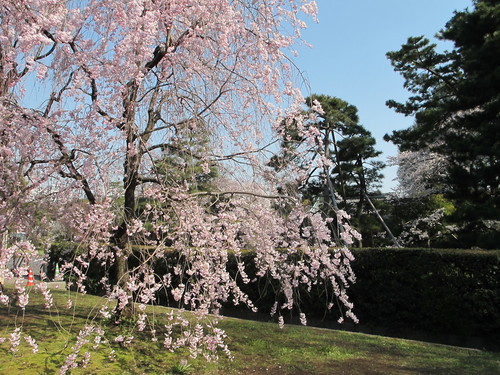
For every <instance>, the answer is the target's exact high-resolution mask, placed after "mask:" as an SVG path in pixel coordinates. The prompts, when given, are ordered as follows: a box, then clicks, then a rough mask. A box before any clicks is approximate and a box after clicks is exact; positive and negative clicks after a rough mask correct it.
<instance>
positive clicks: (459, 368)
mask: <svg viewBox="0 0 500 375" xmlns="http://www.w3.org/2000/svg"><path fill="white" fill-rule="evenodd" d="M10 292H12V291H10ZM7 293H9V291H7ZM68 293H69V292H66V291H57V290H55V291H53V294H54V301H55V306H56V307H55V308H51V309H50V310H47V309H45V308H44V306H43V299H42V297H41V295H40V293H39V292H37V291H35V290H32V291H31V294H30V300H31V303H30V305H29V306H28V308H27V309H26V312H25V313H24V314H19V311H17V308H14V307H11V308H10V310H9V309H8V308H7V307H2V308H0V337H5V338H6V341H5V342H3V343H1V344H0V354H1V356H0V373H1V374H23V375H24V374H26V375H30V374H55V373H58V369H59V367H60V366H61V365H62V364H63V363H64V361H65V358H66V356H67V355H68V354H69V353H70V352H71V350H70V348H71V347H72V346H74V345H75V334H76V333H77V332H78V330H79V329H81V328H82V327H83V326H84V325H85V324H86V323H89V322H90V320H91V319H92V316H94V315H95V314H96V311H97V310H98V309H99V308H100V306H101V305H102V303H103V301H104V299H103V298H100V297H95V296H86V295H81V294H75V293H72V294H71V298H72V299H73V301H74V307H72V308H71V309H68V308H66V300H67V298H68ZM167 311H171V309H167V308H162V307H155V313H154V319H155V326H156V327H158V329H160V327H163V324H165V323H166V322H167V319H166V316H165V315H166V314H165V313H166V312H167ZM151 316H152V315H151ZM21 324H24V328H23V334H22V336H23V337H24V336H26V335H28V334H29V335H31V336H33V337H34V338H35V339H36V340H37V342H38V345H39V351H38V353H36V354H31V348H30V347H29V346H28V345H26V344H25V343H23V344H22V345H21V346H20V349H19V352H17V353H12V352H10V349H9V348H10V344H9V334H10V332H12V330H13V329H14V328H15V327H16V326H20V325H21ZM102 324H109V330H110V333H112V334H113V335H114V336H116V335H118V334H124V335H133V336H134V337H135V339H134V343H133V344H131V345H119V344H117V343H114V342H110V343H109V344H106V345H105V346H104V347H100V348H99V349H98V350H97V351H95V352H93V353H92V357H91V360H90V363H89V365H88V366H87V367H86V368H83V369H82V368H77V369H73V370H72V372H71V373H72V374H124V375H125V374H187V373H191V374H229V375H230V374H277V375H299V374H314V375H322V374H325V375H326V374H335V375H336V374H339V375H340V374H352V375H354V374H360V375H361V374H398V375H411V374H429V375H432V374H436V375H438V374H449V375H453V374H457V375H464V374H471V375H472V374H478V375H483V374H484V375H491V374H500V353H491V352H484V351H479V350H471V349H464V348H457V347H449V346H443V345H435V344H428V343H422V342H416V341H409V340H402V339H394V338H385V337H380V336H370V335H365V334H359V333H347V332H340V331H332V330H323V329H316V328H310V327H299V326H285V328H284V329H280V328H279V327H278V326H277V325H276V324H272V323H261V322H253V321H244V320H237V319H232V318H226V319H223V320H222V321H221V322H220V327H221V328H223V329H224V330H226V332H227V334H228V344H229V347H230V349H231V350H232V354H233V356H234V359H233V360H232V361H230V360H229V359H228V358H227V357H225V356H224V354H221V357H220V360H219V361H218V362H217V363H207V362H206V361H204V360H203V359H201V358H198V359H196V360H191V361H190V362H189V363H188V365H184V360H185V359H187V358H188V353H187V352H186V351H181V352H176V353H170V352H168V351H166V350H165V349H163V348H162V344H161V341H162V340H161V338H160V339H159V341H158V342H152V341H151V336H150V335H149V334H148V333H145V332H144V333H142V332H137V331H136V330H135V329H134V328H133V326H134V324H133V322H125V323H124V324H122V325H120V326H113V325H112V324H111V323H106V322H104V323H102ZM110 337H111V336H110ZM89 345H90V344H89ZM89 345H88V346H89ZM82 351H83V350H82ZM112 351H114V352H112ZM110 356H111V359H110Z"/></svg>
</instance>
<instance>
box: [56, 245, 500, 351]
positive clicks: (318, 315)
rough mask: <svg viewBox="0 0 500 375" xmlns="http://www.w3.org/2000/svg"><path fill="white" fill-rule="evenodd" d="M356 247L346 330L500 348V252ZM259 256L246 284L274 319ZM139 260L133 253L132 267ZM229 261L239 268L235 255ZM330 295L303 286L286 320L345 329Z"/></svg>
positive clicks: (63, 254)
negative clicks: (351, 318) (301, 318)
mask: <svg viewBox="0 0 500 375" xmlns="http://www.w3.org/2000/svg"><path fill="white" fill-rule="evenodd" d="M68 245H70V244H69V243H65V244H57V245H56V246H54V247H53V249H52V250H53V252H52V254H51V260H52V261H55V260H56V259H61V258H66V259H67V258H68V256H69V255H70V254H71V253H73V252H74V251H75V247H74V246H68ZM353 253H354V256H355V257H356V260H355V261H354V262H353V263H352V267H353V269H354V272H355V274H356V277H357V281H356V283H355V284H354V285H353V286H351V288H350V289H349V291H348V294H349V296H350V299H351V301H352V302H353V303H354V306H355V307H354V312H355V314H356V315H357V317H358V318H359V320H360V325H359V326H356V327H354V326H349V324H348V325H347V327H346V328H347V329H354V330H360V331H363V330H364V331H369V332H375V333H382V334H386V335H395V336H402V337H412V336H415V333H423V334H428V335H429V337H424V338H427V339H435V340H437V341H443V340H442V338H443V337H448V338H449V337H452V338H453V339H452V340H451V341H452V342H450V339H445V340H444V342H448V343H454V344H457V343H458V344H464V345H476V346H481V345H485V346H487V347H489V348H494V349H499V348H500V277H499V276H500V251H482V250H477V251H474V250H442V249H439V250H437V249H389V248H384V249H380V248H377V249H359V250H353ZM253 256H254V254H253V253H252V252H248V253H246V254H245V255H243V257H244V258H246V259H244V261H245V263H246V264H249V266H248V267H247V269H246V271H247V273H248V275H249V277H250V278H251V279H256V281H255V282H253V283H250V284H247V285H243V286H242V289H243V291H244V292H246V293H247V294H248V295H249V296H250V298H251V299H252V301H254V303H255V305H256V306H257V307H258V309H259V312H260V313H263V315H261V318H262V317H264V319H269V318H270V316H269V314H268V313H269V312H270V310H271V308H272V306H273V304H274V302H275V301H276V300H278V301H280V298H282V297H281V296H277V295H276V294H275V290H277V289H278V288H277V285H276V281H275V280H272V279H271V278H269V277H263V278H256V277H255V272H256V270H255V269H254V268H253V266H252V264H253V262H252V258H253ZM177 261H178V254H175V253H174V252H172V253H170V254H168V256H167V258H166V259H162V260H161V261H159V262H158V264H156V265H155V270H156V273H157V274H158V275H159V276H161V275H162V274H163V273H165V272H166V271H167V270H169V269H170V268H171V267H172V265H173V264H175V263H177ZM136 262H137V260H131V263H132V264H131V266H136V265H137V264H134V263H136ZM228 267H229V271H230V272H231V273H233V274H236V272H237V270H236V262H235V261H234V259H232V260H231V261H230V263H229V265H228ZM51 271H52V272H53V266H52V265H49V275H50V273H51ZM88 276H89V279H88V285H87V287H88V291H89V292H90V293H96V294H99V293H102V292H103V291H102V290H99V288H98V286H97V281H98V280H99V279H100V278H101V277H102V270H101V269H99V267H97V266H96V265H94V266H93V267H91V269H90V270H89V274H88ZM328 295H331V290H328V288H325V286H324V285H321V284H318V285H316V286H315V288H313V289H312V290H311V291H310V292H307V291H306V290H300V291H299V294H298V297H299V301H300V305H299V306H297V308H296V309H295V311H294V312H292V314H291V315H290V316H288V315H287V316H285V319H286V320H287V321H296V320H297V315H298V314H297V312H298V309H299V308H300V311H301V312H304V313H306V315H307V316H308V317H309V318H310V321H313V322H314V323H315V324H316V325H324V326H327V327H336V328H341V327H339V326H337V325H336V321H337V319H338V317H339V311H338V309H337V308H335V307H334V308H333V309H332V310H330V311H327V310H326V305H327V304H328V301H327V297H326V296H328ZM167 297H168V296H167ZM168 300H170V301H172V299H170V298H167V299H165V298H162V302H163V303H167V301H168ZM224 312H225V313H228V314H245V312H246V310H245V309H244V308H243V307H241V308H237V309H235V308H233V307H231V306H230V305H229V304H228V305H227V307H226V308H225V310H224ZM344 327H345V326H344ZM381 330H382V331H381ZM434 337H437V338H434ZM439 337H441V338H439ZM416 338H422V337H421V336H417V337H416ZM470 338H477V339H479V341H478V342H479V344H475V343H474V342H472V343H471V341H470Z"/></svg>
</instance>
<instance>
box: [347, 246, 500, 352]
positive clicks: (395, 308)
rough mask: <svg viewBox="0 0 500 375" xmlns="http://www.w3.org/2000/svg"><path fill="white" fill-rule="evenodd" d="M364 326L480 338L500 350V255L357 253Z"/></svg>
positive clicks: (356, 297)
mask: <svg viewBox="0 0 500 375" xmlns="http://www.w3.org/2000/svg"><path fill="white" fill-rule="evenodd" d="M354 255H355V257H356V261H355V262H354V263H353V269H354V271H355V273H356V275H357V282H356V284H355V285H353V287H352V288H351V289H350V293H349V294H350V297H351V299H352V301H353V302H354V304H355V313H356V314H357V316H358V318H359V319H360V321H361V323H362V324H364V325H369V326H376V327H387V328H390V329H392V330H394V331H395V332H402V333H403V334H404V333H405V332H411V331H424V332H428V333H430V334H441V335H454V336H461V337H477V338H482V339H483V340H482V341H483V342H484V343H485V344H487V345H488V346H490V347H496V348H499V347H500V251H469V250H429V249H372V250H355V251H354Z"/></svg>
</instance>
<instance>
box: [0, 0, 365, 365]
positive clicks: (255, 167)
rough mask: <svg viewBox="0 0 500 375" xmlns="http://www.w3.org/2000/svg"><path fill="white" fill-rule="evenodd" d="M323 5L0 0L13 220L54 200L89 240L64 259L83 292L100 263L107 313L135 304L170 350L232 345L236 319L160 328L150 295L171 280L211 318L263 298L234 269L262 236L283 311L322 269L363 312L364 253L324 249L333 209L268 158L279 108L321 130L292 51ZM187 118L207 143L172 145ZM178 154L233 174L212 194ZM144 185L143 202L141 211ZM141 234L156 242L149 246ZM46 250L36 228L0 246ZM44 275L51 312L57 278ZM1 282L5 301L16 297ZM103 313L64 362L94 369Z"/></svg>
mask: <svg viewBox="0 0 500 375" xmlns="http://www.w3.org/2000/svg"><path fill="white" fill-rule="evenodd" d="M316 12H317V9H316V4H315V2H314V1H308V0H300V1H298V0H296V1H293V0H239V1H235V0H204V1H199V0H176V1H174V0H144V1H133V0H127V1H125V0H109V1H105V2H103V1H98V0H85V1H78V0H75V1H71V0H70V1H59V0H43V1H40V0H16V1H13V0H2V1H1V7H0V17H1V25H0V234H2V233H5V232H6V231H7V230H9V231H12V232H15V231H28V230H29V228H28V226H27V225H26V223H28V221H27V218H29V217H31V216H32V215H31V211H30V210H31V209H32V207H33V205H32V204H31V203H32V202H35V201H40V200H43V199H47V198H50V199H52V201H53V202H57V206H56V207H54V208H53V210H54V211H55V212H51V215H54V216H59V217H60V219H59V221H60V222H63V223H64V225H65V226H66V227H67V228H68V231H70V232H71V233H73V234H74V235H75V239H76V240H77V241H78V242H79V243H80V247H81V249H82V251H81V252H79V255H78V256H77V257H76V258H75V259H74V261H73V262H71V263H67V264H65V265H63V266H62V267H61V268H62V272H65V273H66V274H71V275H72V280H74V284H75V285H74V286H75V287H76V289H77V290H78V292H82V293H84V292H85V288H86V279H87V272H88V269H89V265H90V263H91V262H93V263H96V264H98V265H99V266H100V267H101V268H102V271H103V275H104V276H103V277H102V279H101V280H100V281H99V282H100V283H101V284H102V286H103V288H104V289H105V290H106V291H107V298H106V299H105V301H106V302H105V303H104V304H103V306H101V307H100V308H99V309H98V310H99V314H100V316H102V317H103V318H110V317H114V319H115V320H116V321H117V323H118V322H119V320H120V318H121V316H122V314H123V312H124V311H127V312H130V313H135V314H136V318H137V329H138V331H144V330H149V331H150V333H151V337H152V339H153V340H154V341H158V340H159V339H160V337H161V340H163V347H164V348H166V349H168V350H175V349H177V348H180V347H188V348H189V350H190V351H191V355H192V356H193V357H194V356H197V355H206V356H207V357H208V358H212V357H213V356H215V355H216V353H217V351H218V349H222V350H224V351H226V352H228V349H227V347H226V346H225V344H224V337H225V334H224V332H223V331H221V330H220V329H218V328H217V327H216V325H214V324H213V322H212V320H209V319H208V318H207V320H200V321H199V322H198V323H196V324H194V325H192V324H191V323H189V322H188V321H186V320H185V318H184V317H183V316H182V314H177V313H172V315H171V316H170V317H169V319H170V321H171V324H170V325H169V326H167V327H166V329H167V332H164V333H163V334H162V335H161V336H160V337H159V336H157V334H156V331H155V329H154V327H152V326H149V323H148V322H149V320H148V319H147V314H148V313H147V312H146V306H147V305H148V304H154V303H157V302H158V293H159V291H160V290H167V291H168V293H169V295H170V296H171V297H172V298H173V299H174V300H176V301H178V302H179V304H180V305H181V306H182V307H187V308H190V309H192V310H195V311H197V312H198V313H199V314H200V316H206V314H207V313H215V314H217V313H218V311H219V308H220V306H221V303H222V302H224V301H228V300H232V301H233V302H234V303H245V304H247V305H248V306H250V307H253V305H252V301H250V300H249V298H248V297H247V296H246V295H245V294H244V293H243V292H242V291H241V290H240V288H239V286H238V285H241V284H240V283H248V282H250V280H249V278H248V277H247V276H246V273H245V267H246V265H245V264H243V263H242V261H240V262H239V263H238V269H239V270H240V272H239V276H238V278H237V279H235V278H233V277H232V276H231V275H229V273H228V271H227V267H226V265H227V261H228V251H229V250H230V251H231V252H234V254H235V255H236V257H237V258H238V259H239V254H240V253H241V250H242V249H244V248H249V247H251V248H254V249H255V250H256V258H255V261H256V264H257V267H258V270H259V271H258V274H259V275H260V276H263V275H265V274H268V275H270V276H271V277H272V278H274V279H275V280H276V281H277V282H279V285H280V293H281V295H282V296H284V297H285V298H284V301H285V303H283V304H280V305H278V306H276V311H277V313H278V314H279V315H280V316H281V313H280V311H282V310H284V309H291V308H292V307H293V306H294V299H293V296H294V292H295V291H296V290H297V288H299V287H301V286H306V287H310V286H311V285H312V284H313V283H316V282H317V281H318V280H323V282H325V283H329V284H330V285H331V286H332V287H333V290H334V292H335V295H334V296H333V297H332V298H333V300H337V301H340V302H341V303H342V304H343V305H344V306H345V307H346V310H347V316H349V317H351V318H352V319H354V320H356V317H355V316H354V314H353V313H352V311H351V308H352V304H351V303H350V302H349V299H348V297H347V295H346V292H345V289H346V288H347V286H348V285H349V283H350V282H352V281H354V275H353V274H352V270H351V268H350V266H349V261H350V260H352V255H351V254H350V252H349V250H348V249H347V248H345V247H342V246H341V247H337V248H336V249H335V251H333V252H329V250H328V249H329V248H330V247H331V246H334V245H336V244H334V243H332V242H331V235H330V232H329V229H328V226H327V224H326V223H325V220H324V219H323V218H322V217H320V216H319V215H312V214H311V213H310V212H308V211H307V209H305V208H304V207H302V206H301V205H300V204H299V202H298V201H297V200H295V199H294V198H293V197H291V196H287V195H285V194H282V193H280V194H278V192H276V191H274V190H273V188H272V187H273V186H278V185H279V182H278V181H277V178H279V176H276V175H275V174H273V171H271V170H270V169H269V168H267V167H266V166H265V163H264V162H265V161H266V159H267V158H268V157H269V152H270V148H269V145H270V144H272V143H273V140H271V139H270V138H271V136H272V134H277V133H278V134H279V133H280V132H282V127H283V124H284V123H286V121H284V119H291V120H290V121H295V122H296V123H297V131H298V132H303V136H305V137H314V132H313V131H312V128H311V127H310V126H309V127H308V128H307V131H306V129H304V128H303V127H302V126H301V125H300V124H302V123H303V122H304V121H303V119H302V117H301V116H303V115H302V114H303V111H302V109H303V103H304V99H303V98H302V96H301V93H300V91H299V90H298V89H297V88H296V87H295V86H294V79H293V78H294V74H293V70H292V64H291V63H290V62H289V61H290V60H289V55H290V54H293V53H294V51H293V46H294V44H296V42H297V41H300V31H301V29H303V28H305V27H306V26H305V22H304V21H303V20H302V18H301V17H302V16H303V15H308V16H311V17H312V18H313V19H314V18H315V17H316ZM197 128H199V131H197V130H196V129H197ZM186 129H190V131H191V132H194V133H198V134H203V135H204V140H203V147H192V148H188V144H187V143H186V142H176V140H178V139H179V134H186V133H189V132H187V131H186ZM206 137H208V138H209V139H207V138H206ZM311 142H314V139H313V138H312V139H311ZM205 145H210V147H206V146H205ZM169 151H170V152H171V153H172V154H173V155H176V157H181V158H182V155H184V156H185V155H189V158H184V159H185V160H191V161H192V165H196V168H197V170H198V171H201V172H202V173H205V174H208V173H209V172H210V170H211V168H213V167H214V165H217V171H218V174H219V176H220V178H221V179H220V181H232V182H231V184H232V186H231V185H230V184H229V183H224V184H219V187H218V189H213V188H212V189H211V191H206V192H205V191H200V190H199V189H192V188H191V187H192V186H191V185H192V184H193V183H194V181H193V179H192V178H191V177H190V176H196V175H198V176H199V175H200V173H197V174H194V173H185V174H182V173H178V171H176V178H165V175H167V174H168V171H165V170H162V171H161V173H160V172H159V170H158V165H159V164H158V163H159V161H161V160H165V157H168V153H169ZM165 165H168V164H165ZM179 176H180V177H179ZM222 176H223V177H222ZM117 181H119V182H121V183H122V185H121V187H120V188H118V189H117V188H116V182H117ZM234 181H242V182H244V183H236V182H234ZM83 199H84V200H85V201H86V204H82V200H83ZM139 199H142V201H143V202H147V204H144V205H143V206H141V209H140V210H139V209H138V201H139ZM281 206H286V210H280V209H279V207H281ZM117 207H118V208H117ZM42 214H43V212H42V213H39V215H42ZM49 222H50V217H46V218H40V220H39V221H38V224H39V225H45V224H46V225H49ZM304 223H307V225H306V226H307V228H305V229H304V225H305V224H304ZM304 233H307V235H304ZM344 240H345V242H348V239H347V238H346V239H344ZM134 243H138V244H141V245H147V250H145V251H143V252H142V253H139V254H138V253H137V252H138V251H139V250H135V249H134V247H133V245H134ZM144 247H145V246H143V248H144ZM170 248H173V249H175V250H177V251H178V252H179V254H180V259H182V263H176V264H171V265H169V267H170V268H168V270H166V271H165V273H164V274H156V273H155V271H154V268H153V265H154V264H155V261H157V260H158V259H163V258H164V256H165V254H166V252H167V251H168V249H170ZM278 249H284V250H278ZM34 253H35V250H34V247H33V245H31V244H30V242H29V241H26V242H24V243H18V244H16V245H14V246H10V245H9V244H7V243H3V244H2V248H1V257H0V260H1V264H0V266H4V265H6V264H7V263H8V262H9V259H10V258H11V257H12V256H14V255H22V256H23V257H25V258H26V260H29V259H30V258H31V257H32V256H33V255H34ZM298 254H300V256H299V257H298V256H297V255H298ZM131 260H134V261H135V263H134V262H131ZM137 261H138V264H137ZM0 268H3V267H0ZM14 271H15V272H16V273H18V274H19V275H25V274H26V272H27V269H26V267H24V268H20V269H17V270H14ZM5 273H6V275H5V276H10V275H9V271H6V272H5ZM23 285H24V284H23V283H21V284H19V285H18V284H16V294H17V297H16V298H15V300H16V301H17V304H18V305H19V308H20V309H23V310H24V309H29V290H28V291H27V290H26V289H25V288H24V287H23ZM37 287H38V288H39V289H40V291H41V292H42V294H43V295H44V296H45V300H46V307H47V308H49V309H50V308H51V306H52V305H53V300H52V297H51V295H50V289H47V288H46V285H44V284H43V283H42V284H39V286H37ZM6 297H8V296H5V295H2V296H1V298H0V302H2V303H6V304H9V303H12V302H11V301H12V299H9V298H6ZM332 303H333V301H332ZM72 304H73V299H72V298H71V297H70V298H69V299H68V307H71V306H72ZM131 307H134V308H133V309H132V308H131ZM128 310H130V311H128ZM300 318H301V321H303V322H305V321H306V317H305V316H303V315H301V316H300ZM99 322H100V321H99V320H92V323H91V324H89V325H87V326H85V327H81V330H80V333H79V335H78V337H77V340H76V343H75V345H74V346H73V353H72V354H71V355H69V356H68V358H67V360H66V362H65V363H64V365H63V367H62V368H61V373H65V372H67V371H70V370H71V369H72V368H74V367H76V366H85V365H86V364H87V363H88V361H89V360H90V354H89V353H90V352H85V353H83V351H84V350H87V349H86V348H88V347H90V348H91V349H93V350H95V349H97V348H98V347H99V346H100V345H101V344H102V343H104V342H105V341H106V340H104V330H105V328H106V327H105V324H101V323H99ZM203 322H205V323H203ZM178 328H179V329H180V331H182V332H185V333H184V334H181V335H179V329H178ZM28 330H29V327H22V329H21V328H16V330H15V331H13V332H12V333H10V334H8V335H7V336H6V338H3V339H2V341H10V342H11V350H13V351H15V350H16V349H17V347H18V345H20V342H21V340H22V337H24V340H25V342H27V343H28V344H29V345H30V346H31V347H32V348H33V350H36V348H37V344H36V342H35V341H34V340H33V339H32V338H31V336H27V335H25V333H24V331H28ZM114 341H115V342H119V343H123V344H131V343H133V341H134V338H133V337H132V336H127V337H125V336H118V337H116V338H115V339H114ZM89 343H94V344H92V345H89ZM82 353H83V354H82ZM110 355H112V353H110Z"/></svg>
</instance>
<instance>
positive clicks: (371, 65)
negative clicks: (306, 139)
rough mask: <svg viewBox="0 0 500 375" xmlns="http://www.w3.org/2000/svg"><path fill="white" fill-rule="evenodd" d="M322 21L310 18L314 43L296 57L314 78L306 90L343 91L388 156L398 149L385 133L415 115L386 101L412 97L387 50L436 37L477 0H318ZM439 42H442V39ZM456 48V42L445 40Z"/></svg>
mask: <svg viewBox="0 0 500 375" xmlns="http://www.w3.org/2000/svg"><path fill="white" fill-rule="evenodd" d="M316 3H317V4H318V8H319V17H318V18H319V21H320V22H319V23H318V24H314V23H311V22H310V23H309V28H308V29H307V30H305V31H304V33H303V37H304V39H305V40H306V41H307V42H309V43H310V44H312V45H313V48H312V49H310V48H301V49H300V50H299V53H300V56H299V57H298V58H297V59H296V63H297V65H298V67H299V69H300V70H301V71H302V72H303V74H304V75H305V77H306V78H307V80H308V85H309V87H308V88H306V89H304V94H305V95H308V94H310V93H317V94H327V95H331V96H337V97H339V98H341V99H344V100H346V101H347V102H349V103H350V104H353V105H355V106H356V107H357V108H358V110H359V116H360V123H361V124H363V125H364V126H365V127H366V128H367V129H368V130H370V131H371V132H372V134H373V136H374V137H375V138H376V140H377V149H378V150H381V151H383V153H384V154H383V155H382V158H383V159H384V160H385V158H386V157H387V156H390V155H395V154H396V153H397V150H396V147H395V146H394V145H392V143H387V142H385V141H384V140H383V139H382V137H383V136H384V134H386V133H390V132H391V131H392V130H397V129H404V128H407V127H408V126H410V125H411V124H412V123H413V119H412V118H406V117H404V116H403V115H400V114H397V113H395V112H394V111H393V110H392V109H389V108H387V107H386V106H385V101H386V100H388V99H395V100H398V101H404V100H405V98H407V97H408V93H407V91H406V90H405V89H404V88H403V79H402V77H401V76H400V75H399V73H397V72H395V71H394V70H393V68H392V66H391V64H390V62H389V60H387V58H386V57H385V53H386V52H388V51H395V50H398V49H399V48H400V47H401V45H402V44H403V43H405V42H406V40H407V38H408V37H409V36H418V35H425V36H426V37H428V38H429V39H431V40H432V39H433V37H434V35H435V34H436V33H437V32H438V31H439V30H440V29H442V28H443V27H444V26H445V24H446V22H447V21H448V20H449V19H450V18H451V17H452V16H453V11H454V10H463V9H465V8H467V7H468V8H469V9H471V8H472V0H316ZM438 44H439V43H438ZM442 47H444V48H448V49H450V48H452V47H453V46H452V45H451V44H448V45H443V46H442ZM384 175H385V176H386V178H385V180H384V185H383V188H382V190H383V191H386V192H388V191H390V190H391V189H392V188H393V187H394V186H395V185H396V182H395V181H393V179H394V178H395V177H396V168H394V167H392V168H386V169H385V170H384Z"/></svg>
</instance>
